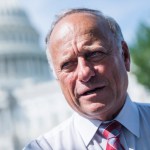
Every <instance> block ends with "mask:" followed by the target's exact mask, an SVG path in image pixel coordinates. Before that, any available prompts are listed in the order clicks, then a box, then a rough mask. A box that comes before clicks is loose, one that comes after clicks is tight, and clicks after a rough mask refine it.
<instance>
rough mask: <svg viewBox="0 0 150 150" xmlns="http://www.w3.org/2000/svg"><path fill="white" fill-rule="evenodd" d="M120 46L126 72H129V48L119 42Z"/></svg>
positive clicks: (123, 42) (124, 43)
mask: <svg viewBox="0 0 150 150" xmlns="http://www.w3.org/2000/svg"><path fill="white" fill-rule="evenodd" d="M121 45H122V56H123V59H124V64H125V67H126V70H127V71H128V72H129V71H130V52H129V48H128V45H127V43H126V42H125V41H122V42H121Z"/></svg>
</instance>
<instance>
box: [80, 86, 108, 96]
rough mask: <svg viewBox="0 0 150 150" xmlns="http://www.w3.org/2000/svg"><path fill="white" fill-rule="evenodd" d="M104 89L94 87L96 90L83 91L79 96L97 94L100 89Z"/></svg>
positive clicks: (102, 87)
mask: <svg viewBox="0 0 150 150" xmlns="http://www.w3.org/2000/svg"><path fill="white" fill-rule="evenodd" d="M104 87H105V86H101V87H96V88H92V89H88V90H85V91H84V92H82V94H80V96H86V95H90V94H94V93H97V92H99V91H101V90H102V89H104Z"/></svg>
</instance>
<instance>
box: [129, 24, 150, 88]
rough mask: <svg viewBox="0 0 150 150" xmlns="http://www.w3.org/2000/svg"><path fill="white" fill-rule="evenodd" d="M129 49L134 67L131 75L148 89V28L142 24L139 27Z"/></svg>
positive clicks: (149, 48) (149, 79)
mask: <svg viewBox="0 0 150 150" xmlns="http://www.w3.org/2000/svg"><path fill="white" fill-rule="evenodd" d="M130 49H131V56H132V59H133V62H134V64H135V65H136V68H135V70H134V72H133V73H135V75H136V76H137V79H138V81H139V82H140V83H141V84H143V85H145V86H146V87H147V88H148V89H150V26H148V25H145V24H143V23H142V24H141V25H140V26H139V29H138V31H137V36H136V41H135V43H134V44H133V45H132V47H131V48H130Z"/></svg>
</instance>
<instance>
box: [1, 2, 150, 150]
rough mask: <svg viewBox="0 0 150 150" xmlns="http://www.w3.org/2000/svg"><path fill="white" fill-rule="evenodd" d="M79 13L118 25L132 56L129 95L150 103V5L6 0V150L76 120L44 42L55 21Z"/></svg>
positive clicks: (3, 145) (3, 66)
mask: <svg viewBox="0 0 150 150" xmlns="http://www.w3.org/2000/svg"><path fill="white" fill-rule="evenodd" d="M74 7H88V8H93V9H98V10H101V11H102V12H104V13H105V14H107V15H110V16H112V17H114V18H115V19H116V21H117V22H118V23H119V24H120V26H121V28H122V32H123V35H124V38H125V40H126V41H127V43H128V45H129V47H130V51H131V54H132V66H131V72H130V73H129V88H128V92H129V94H130V96H131V98H132V99H133V100H135V101H138V102H150V59H149V57H150V1H149V0H143V1H137V0H132V1H130V0H126V1H120V0H113V1H109V0H106V1H103V0H88V1H87V0H62V1H60V0H32V1H31V0H0V150H20V149H22V148H23V146H24V145H26V144H27V143H28V142H29V141H30V140H31V139H33V138H36V137H37V136H39V135H40V134H43V133H45V132H47V131H48V130H50V129H52V128H53V127H54V126H56V125H57V124H58V123H60V122H62V121H63V120H65V119H66V118H68V117H69V116H70V115H71V114H72V110H71V109H70V108H69V106H68V105H67V103H66V101H65V99H64V97H63V95H62V93H61V90H60V88H59V86H58V83H57V82H56V81H55V80H54V78H53V76H52V71H51V69H50V68H49V66H48V63H47V59H46V55H45V47H46V46H45V43H44V41H45V36H46V34H47V32H48V30H49V28H50V25H51V22H52V20H53V19H54V17H55V15H56V14H57V13H59V12H60V11H62V10H65V9H69V8H74Z"/></svg>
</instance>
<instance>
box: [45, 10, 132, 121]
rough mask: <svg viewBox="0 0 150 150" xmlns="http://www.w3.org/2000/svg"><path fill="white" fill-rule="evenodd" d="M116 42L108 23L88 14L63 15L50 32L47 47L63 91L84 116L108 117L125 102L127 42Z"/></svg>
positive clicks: (127, 60) (76, 109) (111, 116)
mask: <svg viewBox="0 0 150 150" xmlns="http://www.w3.org/2000/svg"><path fill="white" fill-rule="evenodd" d="M118 45H119V44H118V43H117V42H116V40H115V38H114V35H113V33H112V32H111V31H110V29H109V27H108V24H107V23H106V22H105V21H104V20H100V19H99V18H98V17H96V16H94V15H90V14H87V13H84V14H83V13H76V14H71V15H69V16H66V17H65V18H63V19H62V20H60V21H59V22H58V24H57V25H56V26H55V28H54V30H53V32H52V34H51V37H50V44H49V45H48V47H49V50H50V53H51V56H52V61H53V64H54V68H55V72H56V75H57V78H58V81H59V83H60V86H61V88H62V91H63V93H64V95H65V98H66V99H67V102H68V103H69V105H70V106H71V107H72V108H73V109H74V110H75V111H77V112H78V113H80V114H81V115H83V116H85V117H88V118H93V119H100V120H110V119H112V118H113V117H114V116H115V115H116V114H117V113H118V112H119V111H120V109H121V108H122V106H123V104H124V101H125V97H126V90H127V85H128V78H127V73H126V71H129V66H130V58H129V53H128V48H127V46H126V44H125V43H120V48H119V46H118ZM119 49H120V50H119Z"/></svg>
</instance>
